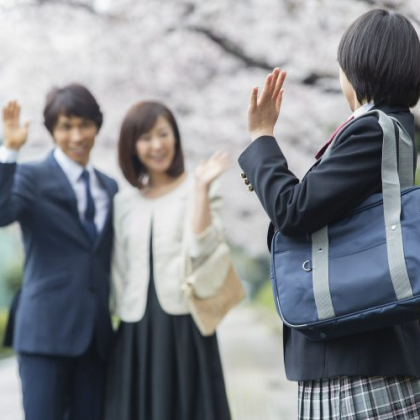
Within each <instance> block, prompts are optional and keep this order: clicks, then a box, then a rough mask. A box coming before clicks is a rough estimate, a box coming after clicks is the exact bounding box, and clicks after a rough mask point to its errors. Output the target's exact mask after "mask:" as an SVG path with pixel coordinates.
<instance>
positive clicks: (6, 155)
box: [0, 144, 18, 163]
mask: <svg viewBox="0 0 420 420" xmlns="http://www.w3.org/2000/svg"><path fill="white" fill-rule="evenodd" d="M17 156H18V150H16V149H12V148H10V147H7V146H6V145H4V144H3V145H2V146H0V163H15V162H16V161H17Z"/></svg>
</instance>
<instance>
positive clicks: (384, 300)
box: [271, 110, 420, 340]
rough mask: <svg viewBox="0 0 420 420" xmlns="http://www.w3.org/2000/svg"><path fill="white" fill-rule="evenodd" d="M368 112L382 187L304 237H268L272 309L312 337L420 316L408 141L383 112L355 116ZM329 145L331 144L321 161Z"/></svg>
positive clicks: (419, 218) (419, 194)
mask: <svg viewBox="0 0 420 420" xmlns="http://www.w3.org/2000/svg"><path fill="white" fill-rule="evenodd" d="M366 115H377V116H378V121H379V124H380V126H381V128H382V130H383V134H384V138H383V149H382V190H383V192H382V193H378V194H374V195H372V196H370V197H369V198H367V199H366V200H365V201H364V202H363V203H361V204H360V205H359V206H358V207H357V208H356V209H355V210H354V211H353V212H352V214H350V215H349V216H348V217H346V218H344V219H342V220H340V221H339V222H336V223H333V224H331V225H329V226H326V227H324V228H322V229H320V230H319V231H317V232H314V233H313V234H312V235H310V236H301V237H290V236H285V235H283V234H281V233H280V232H279V231H276V232H275V234H274V236H273V239H272V246H271V254H272V255H271V281H272V286H273V294H274V298H275V302H276V307H277V311H278V312H279V314H280V316H281V318H282V320H283V322H284V323H285V324H286V325H288V326H289V327H291V328H294V329H296V330H298V331H300V332H301V333H302V334H304V335H306V336H307V337H308V338H310V339H313V340H328V339H333V338H338V337H343V336H347V335H352V334H357V333H361V332H366V331H371V330H376V329H380V328H384V327H389V326H391V325H395V324H399V323H404V322H408V321H412V320H417V319H420V188H419V187H413V183H414V169H413V164H414V163H413V141H412V139H411V138H410V136H409V135H408V133H407V132H406V131H405V129H404V128H403V127H402V125H401V124H400V123H399V122H398V121H397V120H395V119H394V118H392V117H389V116H388V115H386V114H385V113H383V112H382V111H379V110H374V111H370V112H368V113H366V114H364V115H362V116H360V117H359V118H364V117H365V116H366ZM354 121H355V120H353V121H352V122H354ZM352 122H350V123H349V124H351V123H352ZM344 128H345V127H344ZM335 138H337V136H336V137H335ZM397 141H398V144H399V149H398V150H399V153H397ZM333 147H334V141H333V142H332V144H331V145H330V147H329V149H327V151H326V153H325V154H324V156H323V158H322V160H323V161H324V160H325V159H328V156H329V155H330V153H331V149H332V148H333ZM320 164H321V165H322V162H321V163H320Z"/></svg>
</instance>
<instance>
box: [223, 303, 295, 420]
mask: <svg viewBox="0 0 420 420" xmlns="http://www.w3.org/2000/svg"><path fill="white" fill-rule="evenodd" d="M219 345H220V349H221V353H222V359H223V366H224V368H225V380H226V385H227V389H228V397H229V402H230V406H231V410H232V415H233V420H295V419H297V384H296V383H293V382H289V381H288V380H287V379H286V377H285V373H284V365H283V345H282V340H281V331H280V320H279V319H278V317H277V315H272V314H267V313H265V312H261V311H258V310H257V309H255V308H254V307H249V306H243V307H240V308H238V309H235V310H234V311H232V312H231V313H229V314H228V316H227V317H226V318H225V320H224V321H223V322H222V325H221V327H220V328H219Z"/></svg>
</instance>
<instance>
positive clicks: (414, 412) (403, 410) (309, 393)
mask: <svg viewBox="0 0 420 420" xmlns="http://www.w3.org/2000/svg"><path fill="white" fill-rule="evenodd" d="M298 395H299V396H298V403H299V420H321V419H322V420H325V419H329V420H336V419H337V420H338V419H340V420H414V419H417V420H418V419H420V381H419V380H418V379H416V378H412V377H408V376H390V377H383V376H378V377H360V376H356V377H350V376H343V377H337V378H327V379H321V380H315V381H301V382H299V387H298Z"/></svg>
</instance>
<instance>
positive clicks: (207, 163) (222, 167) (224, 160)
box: [195, 150, 230, 188]
mask: <svg viewBox="0 0 420 420" xmlns="http://www.w3.org/2000/svg"><path fill="white" fill-rule="evenodd" d="M229 165H230V156H229V153H227V152H223V151H220V150H219V151H217V152H216V153H214V154H213V156H211V157H210V158H209V159H207V160H203V161H201V162H200V163H199V164H198V166H197V168H196V170H195V179H196V181H197V184H198V185H200V186H203V187H207V188H208V187H209V186H210V185H211V183H212V182H213V181H214V180H215V179H216V178H217V177H218V176H220V175H221V174H222V173H223V172H225V171H226V170H227V169H228V167H229Z"/></svg>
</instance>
